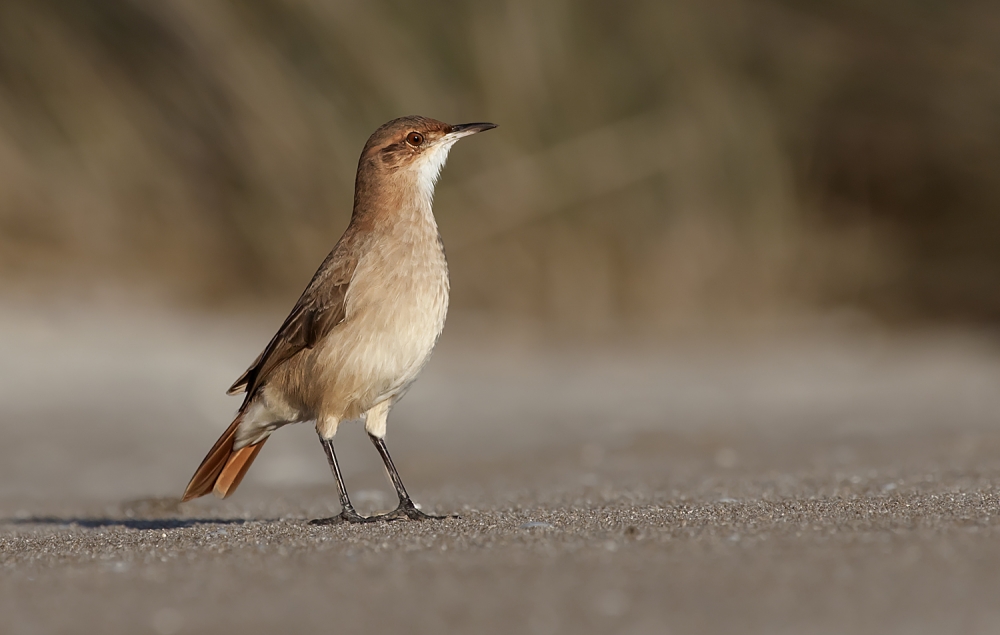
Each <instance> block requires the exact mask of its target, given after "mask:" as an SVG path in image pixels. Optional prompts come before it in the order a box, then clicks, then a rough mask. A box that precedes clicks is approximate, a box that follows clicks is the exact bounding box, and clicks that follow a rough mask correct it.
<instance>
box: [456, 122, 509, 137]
mask: <svg viewBox="0 0 1000 635" xmlns="http://www.w3.org/2000/svg"><path fill="white" fill-rule="evenodd" d="M496 127H497V125H496V124H495V123H485V122H480V123H460V124H456V125H454V126H452V127H451V130H450V131H449V132H448V136H449V137H458V138H461V137H467V136H469V135H470V134H476V133H477V132H485V131H487V130H492V129H494V128H496Z"/></svg>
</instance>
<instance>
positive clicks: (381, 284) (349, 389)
mask: <svg viewBox="0 0 1000 635" xmlns="http://www.w3.org/2000/svg"><path fill="white" fill-rule="evenodd" d="M448 294H449V281H448V266H447V262H446V260H445V256H444V250H443V249H442V247H441V243H440V240H439V239H438V237H437V232H436V231H435V232H434V234H433V235H432V236H424V235H415V236H404V237H402V238H401V237H398V236H397V237H395V239H393V240H385V241H381V242H380V243H377V244H375V245H373V246H372V248H371V249H370V250H369V251H368V252H367V253H366V254H365V255H364V257H362V258H361V259H360V261H359V262H358V267H357V269H356V270H355V273H354V278H353V279H352V281H351V284H350V287H349V289H348V293H347V298H346V307H345V308H346V316H345V321H344V323H343V324H342V325H341V326H340V327H338V328H337V329H335V331H334V333H332V334H331V337H330V338H329V339H328V342H326V343H325V344H326V345H325V348H326V350H325V351H323V353H322V354H323V355H324V357H326V358H327V359H328V360H329V362H330V363H328V364H325V367H326V368H329V369H331V371H333V372H332V374H331V375H329V376H328V377H327V378H326V381H325V382H324V383H326V384H328V385H329V386H331V388H333V387H336V388H335V389H334V390H333V391H332V392H329V393H327V395H328V396H331V397H332V396H333V395H334V394H339V395H341V396H340V397H338V398H337V401H339V402H342V403H344V404H345V405H346V410H345V415H346V416H356V415H357V414H360V412H363V411H365V410H367V409H368V408H370V407H371V406H372V405H374V404H375V403H377V402H379V401H381V400H383V399H385V398H387V397H392V396H395V395H398V394H399V393H401V392H402V391H403V390H405V388H406V387H407V386H408V385H409V384H410V383H411V382H412V381H413V380H414V379H415V378H416V376H417V374H418V373H419V372H420V370H421V369H422V368H423V366H424V365H425V364H426V363H427V360H428V359H429V358H430V354H431V351H432V350H433V349H434V345H435V344H436V342H437V339H438V337H439V336H440V335H441V332H442V330H443V329H444V323H445V317H446V315H447V312H448Z"/></svg>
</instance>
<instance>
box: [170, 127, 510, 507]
mask: <svg viewBox="0 0 1000 635" xmlns="http://www.w3.org/2000/svg"><path fill="white" fill-rule="evenodd" d="M495 127H496V125H495V124H492V123H485V122H480V123H466V124H458V125H449V124H446V123H443V122H441V121H437V120H435V119H430V118H428V117H422V116H408V117H400V118H398V119H393V120H392V121H389V122H388V123H385V124H383V125H382V126H381V127H379V128H378V129H377V130H376V131H375V132H374V133H373V134H372V135H371V137H369V139H368V142H367V143H366V144H365V146H364V149H363V150H362V152H361V158H360V159H359V161H358V171H357V177H356V180H355V186H354V209H353V212H352V214H351V220H350V223H349V224H348V226H347V229H346V230H345V231H344V234H343V236H341V238H340V240H339V241H338V242H337V244H336V245H335V246H334V248H333V250H332V251H330V253H329V255H328V256H327V257H326V259H325V260H324V261H323V263H322V264H321V265H320V267H319V269H318V270H317V271H316V273H315V274H314V275H313V277H312V279H311V280H310V281H309V284H308V285H307V286H306V288H305V290H304V291H303V292H302V295H301V296H300V297H299V299H298V301H297V302H296V303H295V305H294V307H292V310H291V312H290V313H289V314H288V317H287V318H285V321H284V322H283V323H282V324H281V326H280V327H279V328H278V332H277V333H276V334H275V335H274V337H272V338H271V340H270V341H269V342H268V344H267V346H265V347H264V350H263V351H262V352H261V353H260V355H258V356H257V359H256V360H254V362H253V363H252V364H251V365H250V367H249V368H248V369H247V370H246V372H244V373H243V374H242V375H241V376H240V377H239V379H237V380H236V382H235V383H234V384H233V385H232V387H231V388H230V389H229V390H228V394H230V395H237V394H240V393H243V394H244V398H243V404H242V405H241V406H240V408H239V410H238V411H237V413H236V416H235V418H234V419H233V421H232V423H231V424H230V425H229V427H228V428H227V429H226V431H225V432H223V433H222V436H221V437H219V440H218V441H216V443H215V445H213V446H212V449H211V450H209V452H208V454H207V455H206V456H205V459H204V460H203V461H202V462H201V465H200V466H199V467H198V469H197V470H196V471H195V473H194V476H192V477H191V480H190V482H189V483H188V485H187V488H186V489H185V491H184V495H183V497H182V501H188V500H191V499H194V498H197V497H199V496H204V495H206V494H208V493H210V492H214V493H215V494H216V496H218V497H220V498H225V497H227V496H230V495H231V494H232V493H233V492H234V491H235V490H236V488H237V486H238V485H239V484H240V481H242V479H243V477H244V475H245V474H246V472H247V470H248V469H249V468H250V465H251V464H252V463H253V460H254V459H255V458H256V457H257V454H258V453H260V451H261V448H263V447H264V443H265V442H266V441H267V439H268V437H269V436H270V435H271V434H272V433H273V432H274V431H275V430H277V429H278V428H281V427H282V426H285V425H288V424H292V423H305V422H313V423H314V424H315V426H316V433H317V434H318V436H319V440H320V443H321V445H322V446H323V450H324V452H325V453H326V458H327V462H328V463H329V465H330V469H331V471H332V472H333V476H334V478H335V479H336V482H337V488H338V492H339V495H340V506H341V512H340V514H339V515H337V516H334V517H332V518H328V519H319V520H316V521H313V522H317V523H322V524H325V523H334V522H349V523H366V522H374V521H376V520H401V519H410V520H428V519H439V518H445V517H444V516H434V515H431V514H427V513H425V512H423V511H421V510H420V509H418V508H417V507H416V505H415V504H414V503H413V501H412V500H411V498H410V496H409V494H408V493H407V491H406V488H405V487H404V486H403V481H402V480H401V479H400V477H399V472H398V471H397V470H396V467H395V465H394V464H393V461H392V458H391V457H390V456H389V451H388V449H387V448H386V444H385V436H386V420H387V417H388V415H389V411H390V410H391V409H392V407H393V405H394V404H395V403H396V402H397V401H398V400H399V399H400V397H402V396H403V393H405V392H406V390H407V388H409V386H410V385H411V384H412V383H413V381H414V380H415V379H416V378H417V375H418V374H419V373H420V371H421V370H422V369H423V367H424V365H425V364H426V363H427V361H428V359H429V358H430V356H431V352H432V351H433V349H434V347H435V345H436V344H437V341H438V338H439V337H440V336H441V333H442V331H443V329H444V324H445V318H446V315H447V312H448V298H449V291H450V282H449V276H448V264H447V260H446V258H445V252H444V244H443V242H442V240H441V235H440V233H439V231H438V226H437V221H436V220H435V217H434V212H433V198H434V187H435V184H436V183H437V181H438V177H439V176H440V174H441V169H442V168H443V167H444V164H445V161H446V160H447V158H448V153H449V151H450V150H451V148H452V146H453V145H454V144H455V142H457V141H458V140H459V139H462V138H464V137H467V136H470V135H473V134H476V133H479V132H483V131H486V130H490V129H493V128H495ZM360 419H363V420H364V426H365V431H366V432H367V433H368V437H369V439H370V440H371V442H372V443H373V444H374V446H375V448H376V450H377V451H378V453H379V455H380V457H381V458H382V461H383V463H384V464H385V469H386V471H387V472H388V475H389V479H390V480H391V482H392V485H393V487H394V488H395V490H396V494H397V496H398V497H399V505H398V507H396V509H395V510H393V511H391V512H388V513H386V514H382V515H377V516H367V517H366V516H362V515H360V514H359V513H358V512H357V511H355V509H354V506H353V504H352V503H351V499H350V497H349V496H348V492H347V488H346V486H345V485H344V478H343V474H342V473H341V471H340V466H339V464H338V462H337V455H336V453H335V452H334V445H333V439H334V436H335V435H336V433H337V428H338V426H339V425H340V424H341V423H342V422H345V421H352V420H360Z"/></svg>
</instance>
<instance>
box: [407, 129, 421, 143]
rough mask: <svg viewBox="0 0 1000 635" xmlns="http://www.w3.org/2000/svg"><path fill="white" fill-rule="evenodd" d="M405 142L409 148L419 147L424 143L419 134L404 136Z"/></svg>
mask: <svg viewBox="0 0 1000 635" xmlns="http://www.w3.org/2000/svg"><path fill="white" fill-rule="evenodd" d="M406 142H407V143H408V144H410V145H411V146H419V145H420V144H422V143H423V142H424V135H422V134H420V133H419V132H411V133H410V134H408V135H406Z"/></svg>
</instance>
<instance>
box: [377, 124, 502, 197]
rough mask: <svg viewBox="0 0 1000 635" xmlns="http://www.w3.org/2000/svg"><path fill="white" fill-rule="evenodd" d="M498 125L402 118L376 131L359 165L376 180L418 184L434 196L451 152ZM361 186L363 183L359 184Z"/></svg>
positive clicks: (429, 194) (427, 194) (423, 191)
mask: <svg viewBox="0 0 1000 635" xmlns="http://www.w3.org/2000/svg"><path fill="white" fill-rule="evenodd" d="M492 128H496V125H495V124H492V123H464V124H456V125H452V124H446V123H444V122H442V121H437V120H436V119H429V118H427V117H420V116H410V117H400V118H399V119H393V120H392V121H390V122H388V123H386V124H384V125H382V127H380V128H379V129H378V130H376V131H375V132H374V133H372V136H371V137H369V139H368V143H366V144H365V149H364V151H363V152H362V153H361V163H360V165H359V167H358V175H359V178H360V177H361V175H362V172H365V171H367V172H370V173H371V174H370V175H368V176H370V177H374V178H376V179H378V178H381V179H388V180H392V181H393V182H396V183H398V182H399V180H400V179H403V180H406V181H410V182H412V183H414V184H415V185H416V186H417V187H418V188H419V191H420V192H421V193H422V194H424V195H425V196H427V197H428V198H429V197H431V196H433V193H434V184H435V183H437V179H438V176H439V175H440V174H441V168H442V167H444V163H445V161H446V160H447V158H448V152H449V151H450V150H451V147H452V146H453V145H454V144H455V142H456V141H458V140H459V139H461V138H463V137H468V136H469V135H473V134H476V133H477V132H483V131H484V130H490V129H492ZM359 185H360V184H359Z"/></svg>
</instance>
